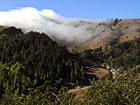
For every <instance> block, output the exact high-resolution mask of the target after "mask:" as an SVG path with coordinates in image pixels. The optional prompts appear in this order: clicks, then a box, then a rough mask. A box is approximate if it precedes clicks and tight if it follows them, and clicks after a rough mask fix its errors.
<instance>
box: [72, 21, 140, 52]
mask: <svg viewBox="0 0 140 105" xmlns="http://www.w3.org/2000/svg"><path fill="white" fill-rule="evenodd" d="M114 22H115V20H113V21H112V22H110V21H108V22H106V23H99V25H98V27H101V26H102V27H106V30H104V31H102V32H101V33H100V34H98V35H96V37H92V38H91V39H90V40H88V41H86V42H85V43H83V44H80V45H77V46H76V47H73V48H72V49H74V50H75V51H83V50H84V49H96V48H99V47H100V46H101V47H103V48H105V47H106V44H108V43H109V42H110V41H111V40H113V39H116V38H119V41H120V42H125V41H130V40H135V39H136V38H139V37H140V20H139V19H122V20H118V22H117V24H115V25H114ZM95 30H96V29H95Z"/></svg>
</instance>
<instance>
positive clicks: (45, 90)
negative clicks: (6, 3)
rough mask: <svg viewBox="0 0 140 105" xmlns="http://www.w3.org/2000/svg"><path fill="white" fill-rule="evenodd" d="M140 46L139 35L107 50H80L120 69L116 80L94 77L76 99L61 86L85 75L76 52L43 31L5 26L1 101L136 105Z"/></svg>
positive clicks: (0, 47) (0, 40) (0, 50)
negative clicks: (86, 90) (86, 88)
mask: <svg viewBox="0 0 140 105" xmlns="http://www.w3.org/2000/svg"><path fill="white" fill-rule="evenodd" d="M11 30H12V31H11ZM9 32H11V33H10V34H9ZM139 46H140V39H136V40H134V41H129V42H124V43H120V42H119V41H118V39H114V40H112V41H111V42H110V43H109V45H107V47H106V48H105V51H103V49H102V47H100V48H97V49H95V50H85V51H83V52H82V53H80V54H79V55H80V56H81V57H83V58H85V59H87V60H90V61H92V62H96V63H106V64H109V65H110V66H111V67H113V68H115V69H116V70H117V69H118V70H119V74H118V75H117V77H116V78H115V79H114V80H113V79H112V76H111V75H109V76H107V77H104V78H102V79H99V80H96V81H95V80H93V81H92V82H91V83H92V87H91V88H90V89H89V90H88V92H87V93H86V94H85V95H84V98H83V99H82V100H79V99H75V97H74V96H75V95H74V94H70V93H68V92H67V88H65V87H64V86H65V84H66V83H68V82H71V83H75V84H76V83H77V81H78V80H82V79H85V78H86V77H85V68H84V66H83V65H82V63H81V62H80V59H79V58H77V55H76V54H72V53H70V52H69V51H68V50H67V49H66V48H65V47H60V46H58V45H57V43H56V42H54V41H53V40H51V39H50V38H49V37H48V36H47V35H46V34H43V33H42V34H40V33H38V32H29V33H27V34H23V33H22V32H21V30H20V29H15V28H14V27H12V28H7V29H4V30H3V31H1V32H0V104H2V105H20V104H23V105H34V104H36V105H42V104H43V105H77V104H80V105H86V104H87V105H98V104H99V105H104V104H105V105H122V104H123V105H128V104H131V105H139V104H140V101H139V100H140V91H139V90H140V47H139ZM77 85H78V84H77Z"/></svg>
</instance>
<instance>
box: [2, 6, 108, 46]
mask: <svg viewBox="0 0 140 105" xmlns="http://www.w3.org/2000/svg"><path fill="white" fill-rule="evenodd" d="M0 25H6V26H15V27H17V28H21V29H22V30H23V31H24V32H29V31H38V32H44V33H46V34H48V35H49V36H50V37H51V38H53V39H54V40H56V41H58V42H59V43H60V42H61V41H64V42H66V43H79V42H80V43H83V42H85V41H86V40H89V39H90V38H91V37H93V36H95V35H98V34H99V33H100V32H101V31H103V30H105V29H106V27H102V28H101V27H100V28H98V27H97V26H98V22H96V21H94V22H93V21H92V22H91V21H90V20H81V19H79V20H78V19H70V18H65V17H63V16H60V15H58V14H56V13H55V12H54V11H52V10H49V9H44V10H41V11H38V10H37V9H35V8H31V7H27V8H21V9H16V10H12V11H5V12H2V11H1V12H0Z"/></svg>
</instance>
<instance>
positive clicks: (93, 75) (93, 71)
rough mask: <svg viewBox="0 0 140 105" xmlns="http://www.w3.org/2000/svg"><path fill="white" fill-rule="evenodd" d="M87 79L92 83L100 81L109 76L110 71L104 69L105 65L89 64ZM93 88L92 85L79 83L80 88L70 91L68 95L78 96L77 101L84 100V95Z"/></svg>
mask: <svg viewBox="0 0 140 105" xmlns="http://www.w3.org/2000/svg"><path fill="white" fill-rule="evenodd" d="M85 69H86V77H87V78H88V79H89V81H91V82H92V80H97V79H100V78H102V77H104V76H106V75H108V74H109V71H108V70H107V69H106V68H105V67H104V65H101V64H96V63H91V62H88V65H87V66H86V68H85ZM90 87H91V83H87V82H86V81H84V82H81V83H80V82H79V86H77V87H75V88H73V89H70V90H68V93H72V94H76V97H75V98H76V99H82V98H83V97H84V94H85V93H86V92H87V91H88V89H89V88H90Z"/></svg>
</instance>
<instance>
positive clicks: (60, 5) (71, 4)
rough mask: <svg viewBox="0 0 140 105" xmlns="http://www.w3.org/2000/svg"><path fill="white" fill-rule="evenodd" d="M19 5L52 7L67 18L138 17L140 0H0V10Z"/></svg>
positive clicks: (41, 7)
mask: <svg viewBox="0 0 140 105" xmlns="http://www.w3.org/2000/svg"><path fill="white" fill-rule="evenodd" d="M21 7H35V8H36V9H38V10H42V9H52V10H54V11H55V12H56V13H58V14H60V15H62V16H64V17H68V18H88V19H111V18H119V19H123V18H140V0H0V11H8V10H12V9H17V8H21Z"/></svg>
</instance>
